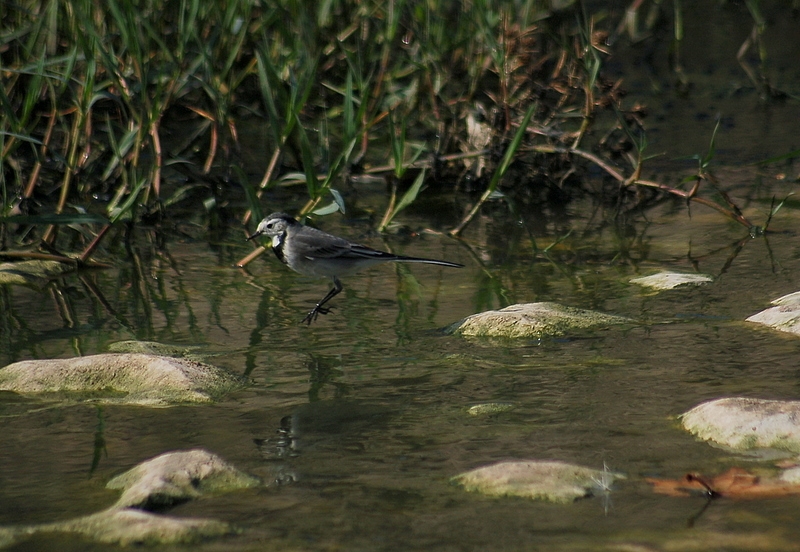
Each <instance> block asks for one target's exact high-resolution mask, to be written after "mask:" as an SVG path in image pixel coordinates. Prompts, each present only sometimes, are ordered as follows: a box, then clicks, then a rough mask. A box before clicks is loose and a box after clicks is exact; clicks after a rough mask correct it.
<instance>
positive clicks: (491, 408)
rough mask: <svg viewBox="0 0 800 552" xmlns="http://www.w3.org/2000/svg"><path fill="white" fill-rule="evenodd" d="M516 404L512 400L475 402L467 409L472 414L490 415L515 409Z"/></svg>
mask: <svg viewBox="0 0 800 552" xmlns="http://www.w3.org/2000/svg"><path fill="white" fill-rule="evenodd" d="M514 408H515V405H514V403H511V402H485V403H479V404H473V405H472V406H470V407H469V408H468V409H467V414H469V415H471V416H488V415H490V414H499V413H501V412H508V411H509V410H514Z"/></svg>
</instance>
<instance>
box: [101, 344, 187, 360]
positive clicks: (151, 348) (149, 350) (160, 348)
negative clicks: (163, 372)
mask: <svg viewBox="0 0 800 552" xmlns="http://www.w3.org/2000/svg"><path fill="white" fill-rule="evenodd" d="M108 350H109V352H112V353H141V354H145V355H158V356H169V357H178V358H194V359H198V360H199V359H200V357H201V356H202V355H200V354H199V352H198V351H199V350H200V347H197V346H180V345H168V344H165V343H158V342H157V341H137V340H128V341H117V342H115V343H112V344H111V345H109V346H108Z"/></svg>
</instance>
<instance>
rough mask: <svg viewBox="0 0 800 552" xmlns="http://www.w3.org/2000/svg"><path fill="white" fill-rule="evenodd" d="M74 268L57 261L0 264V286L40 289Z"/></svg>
mask: <svg viewBox="0 0 800 552" xmlns="http://www.w3.org/2000/svg"><path fill="white" fill-rule="evenodd" d="M74 270H75V267H73V266H70V265H68V264H65V263H59V262H57V261H46V260H31V261H19V262H16V263H0V284H16V285H25V286H32V287H37V288H41V287H44V286H45V284H47V282H49V281H50V280H52V279H53V278H55V277H57V276H61V275H62V274H65V273H67V272H72V271H74Z"/></svg>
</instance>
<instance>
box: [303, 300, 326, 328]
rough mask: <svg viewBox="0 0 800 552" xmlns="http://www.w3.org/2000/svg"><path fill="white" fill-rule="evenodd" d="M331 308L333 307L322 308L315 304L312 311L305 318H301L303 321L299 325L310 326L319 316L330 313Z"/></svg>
mask: <svg viewBox="0 0 800 552" xmlns="http://www.w3.org/2000/svg"><path fill="white" fill-rule="evenodd" d="M332 308H333V307H323V306H320V305H319V304H317V305H315V306H314V308H313V309H311V311H310V312H309V313H308V314H307V315H306V317H305V318H303V320H302V321H301V322H300V323H301V324H303V323H305V324H308V325H309V326H310V325H311V323H312V322H314V321H315V320H316V319H317V317H318V316H319V315H320V314H328V313H329V312H331V309H332Z"/></svg>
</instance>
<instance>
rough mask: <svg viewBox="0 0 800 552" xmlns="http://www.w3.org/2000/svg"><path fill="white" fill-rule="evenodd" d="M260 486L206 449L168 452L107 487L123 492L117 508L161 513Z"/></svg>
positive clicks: (134, 469)
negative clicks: (207, 498)
mask: <svg viewBox="0 0 800 552" xmlns="http://www.w3.org/2000/svg"><path fill="white" fill-rule="evenodd" d="M260 484H261V480H260V479H258V478H257V477H253V476H251V475H248V474H246V473H244V472H241V471H239V470H237V469H236V468H235V467H234V466H232V465H231V464H228V463H227V462H225V461H224V460H223V459H222V458H220V457H219V456H217V455H216V454H212V453H210V452H208V451H206V450H203V449H193V450H186V451H177V452H168V453H165V454H162V455H160V456H156V457H155V458H152V459H150V460H147V461H146V462H142V463H141V464H138V465H137V466H135V467H134V468H132V469H130V470H128V471H127V472H125V473H123V474H120V475H118V476H117V477H115V478H113V479H112V480H111V481H109V482H108V484H107V485H106V487H107V488H109V489H123V493H122V496H121V497H120V498H119V500H118V501H117V503H116V505H115V506H116V507H120V508H127V507H136V508H141V509H144V510H153V509H158V510H161V509H163V508H164V507H165V506H171V505H173V504H177V503H181V502H186V501H187V500H191V499H195V498H199V497H200V496H203V495H205V494H216V493H223V492H230V491H234V490H238V489H244V488H248V487H255V486H257V485H260Z"/></svg>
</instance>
